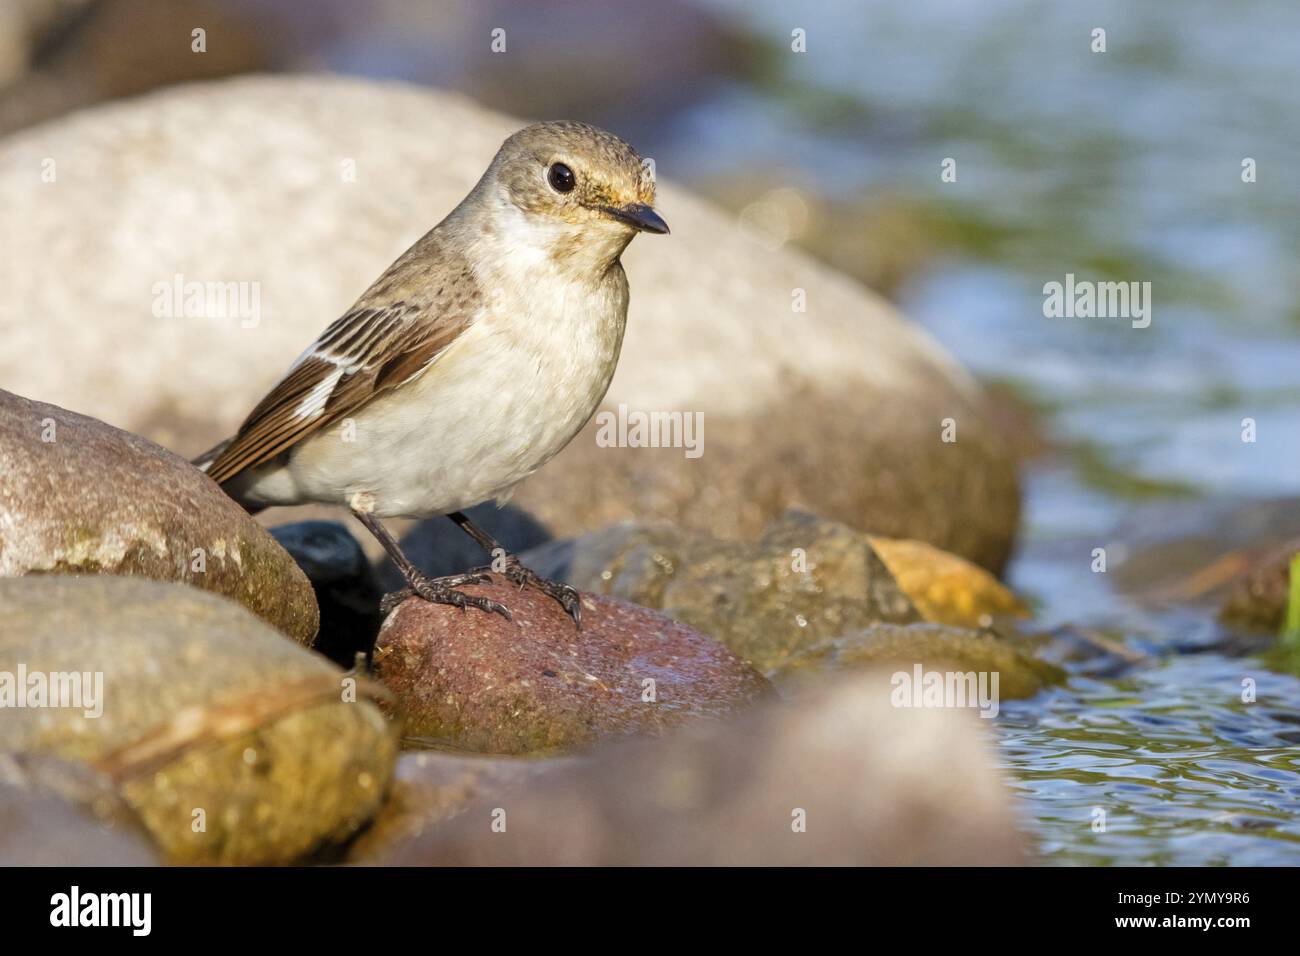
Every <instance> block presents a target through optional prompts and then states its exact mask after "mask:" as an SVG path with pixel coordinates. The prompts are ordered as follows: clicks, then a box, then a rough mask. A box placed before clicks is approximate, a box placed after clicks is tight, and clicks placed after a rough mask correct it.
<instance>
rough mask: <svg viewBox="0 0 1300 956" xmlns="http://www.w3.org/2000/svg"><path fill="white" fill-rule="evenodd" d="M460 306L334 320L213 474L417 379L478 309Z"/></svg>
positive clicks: (273, 450) (224, 475)
mask: <svg viewBox="0 0 1300 956" xmlns="http://www.w3.org/2000/svg"><path fill="white" fill-rule="evenodd" d="M441 291H442V290H439V292H441ZM363 301H364V300H363ZM438 304H440V305H447V304H450V303H447V302H445V301H444V302H441V303H438ZM456 304H457V305H459V306H460V308H451V309H443V310H440V311H434V310H431V309H430V308H429V307H422V306H416V305H412V304H410V303H407V302H395V303H392V304H391V305H387V306H383V307H375V308H367V307H358V308H354V309H353V310H352V311H351V312H349V313H347V314H346V315H344V316H343V317H342V318H340V319H338V320H337V321H335V322H334V323H333V324H332V325H330V327H329V328H327V329H326V330H325V331H324V332H323V333H322V334H321V336H320V338H318V339H317V340H316V341H315V342H314V343H313V344H312V345H311V347H310V348H309V349H307V351H306V352H304V353H303V354H302V355H301V356H299V358H298V360H297V361H296V362H294V364H293V366H292V367H291V368H290V369H289V371H288V373H287V374H286V375H285V376H284V378H282V379H280V381H279V382H278V383H277V384H276V386H275V387H274V388H272V389H271V391H270V392H269V393H268V394H267V396H266V397H265V398H263V399H262V400H261V401H260V402H259V403H258V404H257V407H256V408H254V409H253V411H252V412H251V413H250V414H249V416H248V418H246V419H245V420H244V424H243V425H241V426H240V427H239V431H238V432H237V433H236V435H235V437H234V438H232V439H231V440H230V442H229V443H228V444H227V445H226V446H225V447H224V448H220V449H219V451H218V454H217V456H216V458H215V460H213V462H212V464H211V465H210V466H209V467H208V468H207V473H208V476H209V477H210V478H212V480H213V481H216V482H217V483H221V482H223V481H227V480H229V479H230V478H233V477H234V476H235V475H237V474H239V473H240V472H241V471H244V470H245V469H247V468H253V467H255V466H257V465H260V464H263V463H265V462H267V461H270V460H271V459H272V458H274V457H275V456H276V455H279V454H280V453H281V452H283V451H286V450H287V449H289V448H291V447H292V446H293V445H296V444H297V443H298V442H300V441H302V440H303V439H304V438H306V437H307V436H309V435H311V434H313V433H314V432H317V431H319V430H320V429H321V428H323V427H324V426H326V425H328V424H330V423H331V422H334V421H337V420H338V419H340V418H346V417H347V416H348V415H349V414H351V413H353V412H355V411H356V410H357V409H359V408H360V407H361V406H362V405H364V404H366V403H367V402H368V401H370V400H371V399H372V398H374V397H375V396H376V395H379V394H382V393H383V392H385V391H388V390H389V389H393V388H396V387H397V386H399V385H402V384H404V383H405V382H408V381H410V380H411V379H413V378H415V377H416V376H417V375H419V374H420V373H422V372H423V371H424V370H425V369H427V368H428V367H429V366H430V365H431V364H432V363H433V361H434V360H435V359H436V358H437V357H438V356H439V355H441V354H442V352H443V351H444V350H445V349H446V348H447V347H448V346H449V345H450V344H451V343H452V342H453V341H455V339H456V338H457V337H458V336H459V335H460V334H461V333H462V332H463V331H464V330H465V329H466V328H467V327H468V326H469V324H470V322H471V321H472V319H473V310H472V309H469V308H465V307H464V305H465V303H464V302H463V300H462V301H461V302H458V303H456Z"/></svg>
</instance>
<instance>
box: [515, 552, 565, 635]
mask: <svg viewBox="0 0 1300 956" xmlns="http://www.w3.org/2000/svg"><path fill="white" fill-rule="evenodd" d="M501 574H502V576H503V577H504V578H506V580H508V581H510V582H512V583H514V584H517V585H519V589H520V590H523V589H524V588H525V587H530V588H534V589H536V590H538V591H541V592H542V593H543V594H545V595H546V596H547V597H549V598H551V599H552V600H554V601H555V602H556V603H557V604H559V605H560V607H562V608H564V613H565V614H567V615H569V617H570V618H572V620H573V626H574V627H575V628H577V629H578V630H582V595H580V594H579V593H578V590H577V589H576V588H574V587H571V586H570V585H567V584H562V583H560V582H559V581H550V580H548V579H546V578H544V577H542V576H541V575H539V574H537V573H536V572H535V571H530V570H529V569H528V568H526V567H524V566H523V565H522V564H520V563H519V561H518V559H517V558H515V557H514V556H513V555H512V556H511V557H510V558H509V559H508V561H507V562H506V567H505V570H504V571H502V572H501Z"/></svg>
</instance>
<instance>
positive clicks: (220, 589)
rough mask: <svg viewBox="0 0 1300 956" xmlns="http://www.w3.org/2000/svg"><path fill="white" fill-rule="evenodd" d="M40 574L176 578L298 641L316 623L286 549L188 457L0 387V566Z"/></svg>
mask: <svg viewBox="0 0 1300 956" xmlns="http://www.w3.org/2000/svg"><path fill="white" fill-rule="evenodd" d="M38 574H115V575H124V576H132V577H144V578H152V579H154V580H159V581H181V582H184V583H185V584H190V585H193V586H194V587H196V588H202V589H203V590H205V591H211V592H213V593H215V594H221V595H224V596H226V597H230V598H233V599H234V600H236V601H238V602H239V603H240V604H242V605H244V606H245V607H247V608H248V609H249V610H250V611H252V612H253V613H254V614H256V615H257V616H258V617H261V618H262V619H264V620H266V621H267V622H269V623H270V624H273V625H274V626H275V627H277V628H279V629H280V630H281V631H283V632H284V633H285V634H288V635H289V636H290V637H292V638H293V639H294V640H296V641H299V642H300V643H303V644H310V643H311V641H312V639H313V638H314V637H315V636H316V628H317V625H318V623H319V617H318V613H317V609H316V599H315V597H314V596H313V594H312V589H311V584H310V583H309V582H308V581H307V578H306V576H305V575H304V574H303V573H302V571H300V570H299V569H298V566H297V565H296V564H294V562H293V559H292V558H290V557H289V555H288V554H287V553H286V552H285V550H284V549H283V548H281V547H280V546H279V545H278V544H277V543H276V542H275V539H273V538H272V537H271V536H270V534H268V533H267V532H266V531H265V530H264V529H263V528H262V527H261V526H260V525H258V524H257V522H255V521H254V520H253V519H252V518H250V517H249V516H248V514H247V513H246V512H245V511H244V509H243V508H241V507H239V505H237V504H235V502H234V501H232V500H231V499H230V498H228V497H226V496H225V495H224V494H223V493H222V492H221V489H220V488H218V487H217V485H215V484H214V483H213V482H212V481H210V480H209V479H208V478H207V477H206V476H205V475H204V474H203V473H202V472H200V471H199V470H198V469H196V468H195V467H194V466H192V465H191V464H190V463H189V462H187V461H185V460H184V459H182V458H180V457H178V456H177V455H173V454H172V453H171V452H169V451H167V450H166V449H164V448H160V447H159V446H157V445H155V444H154V443H153V442H151V441H148V440H146V439H144V438H141V437H140V436H138V435H133V434H131V433H130V432H124V431H121V430H120V429H117V428H113V427H112V426H110V425H105V424H104V423H103V422H101V421H98V420H96V419H94V418H90V417H88V416H85V415H79V414H77V413H76V412H70V411H67V410H66V409H62V408H59V407H57V406H55V405H47V404H45V403H44V402H34V401H30V400H28V399H25V398H22V397H20V396H17V395H13V394H11V393H9V392H6V391H3V390H0V576H3V577H17V576H21V575H38Z"/></svg>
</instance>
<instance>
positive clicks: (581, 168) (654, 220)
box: [483, 122, 668, 264]
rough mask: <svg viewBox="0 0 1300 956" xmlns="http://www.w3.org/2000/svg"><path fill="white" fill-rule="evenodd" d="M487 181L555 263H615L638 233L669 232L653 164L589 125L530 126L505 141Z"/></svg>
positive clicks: (519, 225) (499, 202)
mask: <svg viewBox="0 0 1300 956" xmlns="http://www.w3.org/2000/svg"><path fill="white" fill-rule="evenodd" d="M484 180H485V182H484V184H483V185H486V186H489V188H490V192H492V193H494V194H495V195H493V196H492V199H493V200H494V201H495V203H496V204H497V205H498V209H499V210H500V211H501V212H502V213H503V214H504V215H505V217H506V218H509V219H512V220H514V223H513V225H512V227H511V228H512V230H519V231H521V232H523V233H527V234H528V235H527V241H530V242H533V243H535V244H536V245H538V246H541V247H545V248H546V249H548V250H549V251H550V253H551V254H552V255H553V256H554V257H555V258H559V259H565V258H572V259H575V260H580V261H586V260H591V261H592V264H599V262H600V261H602V260H606V261H613V260H614V259H616V258H618V255H619V254H620V253H621V252H622V251H623V249H624V248H625V247H626V246H627V244H628V243H629V242H631V241H632V237H633V236H635V235H636V234H637V233H638V232H650V233H666V232H668V224H667V223H666V222H664V221H663V219H661V218H660V217H659V214H658V213H656V212H655V210H654V199H655V183H654V177H653V176H652V175H651V171H650V168H649V165H648V164H647V163H644V162H643V161H642V159H641V157H640V156H639V155H637V152H636V150H634V149H633V148H632V147H631V146H629V145H628V144H627V143H625V142H623V140H621V139H619V138H618V137H617V136H615V135H614V134H613V133H608V132H606V131H605V130H603V129H599V128H597V127H595V126H589V125H587V124H586V123H572V122H549V123H536V124H534V125H532V126H527V127H524V128H523V129H521V130H520V131H519V132H517V133H515V134H514V135H513V136H511V137H510V138H509V139H507V140H506V141H505V143H503V144H502V146H501V149H500V150H499V151H498V152H497V155H496V158H495V159H494V160H493V161H492V166H491V167H490V168H489V169H488V173H487V176H485V177H484ZM520 238H521V240H523V239H525V237H524V236H522V235H521V237H520Z"/></svg>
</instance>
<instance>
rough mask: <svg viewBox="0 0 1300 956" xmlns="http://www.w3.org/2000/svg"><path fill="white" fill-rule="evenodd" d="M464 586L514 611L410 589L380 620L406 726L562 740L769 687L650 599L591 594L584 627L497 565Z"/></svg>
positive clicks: (624, 729) (491, 745)
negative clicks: (642, 603) (434, 599)
mask: <svg viewBox="0 0 1300 956" xmlns="http://www.w3.org/2000/svg"><path fill="white" fill-rule="evenodd" d="M463 590H464V591H466V592H467V593H470V594H482V595H485V596H487V597H490V598H492V599H493V600H496V601H500V602H501V603H502V604H505V605H506V606H507V607H508V608H509V609H510V611H511V613H512V615H513V620H510V621H508V620H506V619H505V618H504V617H502V616H500V615H499V614H492V613H487V612H483V611H477V610H470V611H462V610H460V609H458V608H455V607H450V606H448V605H444V604H431V603H429V602H427V601H423V600H421V599H419V598H411V599H408V600H406V601H404V602H403V603H402V604H400V605H399V606H398V607H397V608H396V609H395V610H394V611H393V613H392V614H390V615H389V617H388V619H387V620H386V621H385V622H384V626H383V627H382V628H381V629H380V632H379V638H378V640H377V642H376V644H375V654H374V668H375V673H376V674H377V675H378V676H379V678H380V679H381V680H382V681H383V682H384V683H385V684H386V685H387V686H388V687H389V688H390V689H391V690H392V691H393V692H394V693H395V694H396V696H397V701H398V707H399V708H400V711H401V714H402V717H403V718H404V722H405V727H406V732H407V734H408V735H411V736H414V737H424V738H433V739H435V740H444V741H448V742H450V743H452V744H454V745H455V746H457V747H460V748H462V749H467V750H473V751H480V752H486V753H498V754H522V753H531V752H537V751H543V752H557V751H564V750H570V749H574V748H578V747H584V746H587V745H590V744H592V743H594V742H595V741H597V740H599V739H600V738H602V737H609V736H619V735H624V734H634V733H643V732H659V731H663V730H667V729H669V728H672V727H676V726H677V725H679V724H681V723H683V722H686V721H690V720H694V719H698V718H707V717H725V716H728V715H730V714H732V713H734V712H736V711H737V710H739V709H741V708H743V707H744V706H746V705H747V704H749V703H751V702H752V701H754V700H756V699H758V698H761V697H763V696H765V695H766V694H768V693H770V692H771V687H770V685H769V684H768V682H767V681H766V680H764V679H763V677H762V676H761V675H759V674H758V673H757V672H756V671H754V670H753V669H752V668H750V667H749V666H748V665H747V664H745V663H744V662H743V661H741V660H740V659H739V658H737V657H736V656H735V655H734V654H732V652H731V651H729V650H727V648H726V647H724V646H723V645H722V644H719V643H718V642H717V641H715V640H713V639H712V638H710V637H706V636H705V635H703V634H700V633H699V632H697V631H695V630H692V629H691V628H689V627H687V626H685V625H683V624H679V623H676V622H674V621H670V620H668V619H667V618H665V617H663V616H662V615H660V614H656V613H655V612H653V611H650V610H647V609H645V608H643V607H638V606H636V605H633V604H628V603H626V602H624V601H618V600H612V599H610V598H607V597H601V596H598V595H594V594H584V595H583V596H582V628H581V630H579V629H577V628H575V627H574V624H573V621H572V620H570V619H569V617H568V616H567V615H566V614H565V613H564V611H563V610H562V609H561V608H560V606H559V604H558V603H557V602H556V601H554V600H553V599H551V598H549V597H547V596H546V595H544V594H542V593H540V592H538V591H536V590H533V589H532V588H524V589H522V590H521V589H520V588H519V587H518V586H517V585H514V584H511V583H510V582H508V581H506V580H505V579H503V578H501V577H499V576H496V575H494V576H493V579H492V581H491V582H490V583H484V584H473V585H469V586H467V587H465V588H464V589H463Z"/></svg>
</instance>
